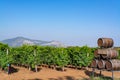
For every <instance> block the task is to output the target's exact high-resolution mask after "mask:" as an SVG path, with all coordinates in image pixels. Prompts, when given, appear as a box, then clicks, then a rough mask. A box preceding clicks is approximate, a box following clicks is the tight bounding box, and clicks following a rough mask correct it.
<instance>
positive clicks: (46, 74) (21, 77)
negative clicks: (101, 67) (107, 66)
mask: <svg viewBox="0 0 120 80" xmlns="http://www.w3.org/2000/svg"><path fill="white" fill-rule="evenodd" d="M13 67H14V68H15V69H17V70H18V71H17V72H14V73H12V74H10V75H7V74H6V73H5V72H3V71H0V80H81V79H84V78H87V79H88V78H89V77H90V75H91V74H92V69H88V70H77V69H71V68H66V71H64V72H62V71H57V70H52V69H49V68H44V67H42V69H41V70H40V71H39V72H33V71H29V70H28V69H27V68H23V67H17V66H13ZM98 73H99V71H98V70H97V71H96V74H95V75H96V76H98ZM102 75H103V76H107V77H111V76H112V73H111V72H108V71H103V72H102ZM119 75H120V72H114V76H115V77H116V78H120V76H119Z"/></svg>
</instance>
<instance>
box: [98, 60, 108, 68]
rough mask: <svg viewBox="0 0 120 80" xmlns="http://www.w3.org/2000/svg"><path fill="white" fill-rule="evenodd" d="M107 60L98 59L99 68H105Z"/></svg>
mask: <svg viewBox="0 0 120 80" xmlns="http://www.w3.org/2000/svg"><path fill="white" fill-rule="evenodd" d="M105 63H106V61H105V60H98V68H99V69H105Z"/></svg>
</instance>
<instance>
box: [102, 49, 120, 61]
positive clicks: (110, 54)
mask: <svg viewBox="0 0 120 80" xmlns="http://www.w3.org/2000/svg"><path fill="white" fill-rule="evenodd" d="M102 53H103V54H101V56H102V58H103V59H115V58H117V57H118V56H119V53H118V51H116V50H114V49H103V51H102Z"/></svg>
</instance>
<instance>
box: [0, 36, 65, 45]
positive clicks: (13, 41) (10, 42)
mask: <svg viewBox="0 0 120 80" xmlns="http://www.w3.org/2000/svg"><path fill="white" fill-rule="evenodd" d="M0 42H2V43H5V44H8V45H9V46H11V47H17V46H22V45H23V44H28V45H41V46H55V47H66V46H65V45H64V44H63V43H61V42H59V41H54V40H53V41H42V40H34V39H29V38H25V37H21V36H18V37H15V38H11V39H5V40H2V41H0Z"/></svg>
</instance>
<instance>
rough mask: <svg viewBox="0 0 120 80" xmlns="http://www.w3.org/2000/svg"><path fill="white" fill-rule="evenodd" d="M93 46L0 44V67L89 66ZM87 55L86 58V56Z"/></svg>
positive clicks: (3, 68)
mask: <svg viewBox="0 0 120 80" xmlns="http://www.w3.org/2000/svg"><path fill="white" fill-rule="evenodd" d="M94 50H95V48H89V47H87V46H83V47H68V48H58V47H50V46H30V45H23V46H21V47H16V48H11V47H9V46H8V45H6V44H2V43H1V44H0V68H1V70H5V69H6V68H7V65H8V64H13V65H19V66H26V67H27V68H28V69H29V70H31V69H33V68H34V69H35V70H36V72H37V66H38V65H46V66H52V67H53V68H56V67H60V68H62V70H63V71H64V67H65V66H74V67H75V68H78V67H79V68H82V67H86V66H89V65H90V63H91V61H92V60H93V57H94V56H93V52H94ZM86 57H87V58H86Z"/></svg>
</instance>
